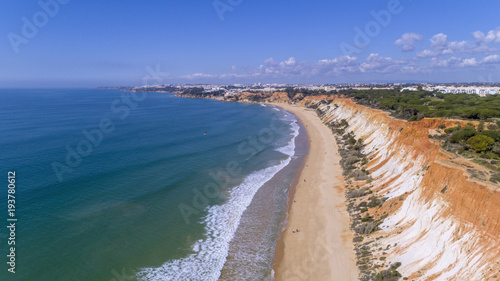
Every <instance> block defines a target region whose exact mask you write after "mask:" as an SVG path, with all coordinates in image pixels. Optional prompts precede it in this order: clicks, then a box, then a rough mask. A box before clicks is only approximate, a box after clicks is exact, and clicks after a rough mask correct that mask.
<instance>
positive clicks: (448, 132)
mask: <svg viewBox="0 0 500 281" xmlns="http://www.w3.org/2000/svg"><path fill="white" fill-rule="evenodd" d="M460 129H461V127H450V128H447V129H445V130H444V132H445V133H447V134H451V133H453V132H456V131H460Z"/></svg>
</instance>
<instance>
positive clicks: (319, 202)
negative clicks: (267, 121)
mask: <svg viewBox="0 0 500 281" xmlns="http://www.w3.org/2000/svg"><path fill="white" fill-rule="evenodd" d="M274 105H276V106H279V107H281V108H284V109H285V110H287V111H289V112H292V113H293V114H295V115H296V116H297V117H298V118H299V119H300V120H301V121H302V123H303V125H304V126H305V129H306V131H307V134H308V137H309V145H310V146H309V153H308V155H307V157H306V160H305V163H304V167H303V170H302V172H301V173H300V176H299V178H298V179H297V181H296V186H295V193H294V194H293V195H292V196H293V200H290V204H291V206H290V209H289V216H288V225H287V228H286V230H285V231H284V232H283V233H282V236H281V238H280V240H279V241H278V245H277V247H276V259H275V264H274V270H275V280H277V281H281V280H284V281H285V280H286V281H294V280H314V281H322V280H329V281H349V280H358V269H357V267H356V261H355V255H354V248H353V243H352V236H351V234H350V231H349V216H348V214H347V211H346V207H345V197H344V194H343V188H342V186H343V184H344V181H343V177H342V168H341V167H340V164H339V161H340V155H339V154H338V148H337V143H336V141H335V138H334V136H333V134H332V133H331V131H330V129H329V128H328V127H326V126H325V125H324V124H323V123H322V122H321V120H320V119H319V118H318V116H317V115H316V113H315V112H314V111H313V110H310V111H307V110H305V108H304V107H301V106H292V105H287V104H274ZM296 229H299V231H298V232H296V231H295V230H296ZM292 231H295V233H293V232H292Z"/></svg>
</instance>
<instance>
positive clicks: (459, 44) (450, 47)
mask: <svg viewBox="0 0 500 281" xmlns="http://www.w3.org/2000/svg"><path fill="white" fill-rule="evenodd" d="M472 35H473V36H474V38H475V41H466V40H463V41H448V36H447V35H446V34H444V33H438V34H436V35H434V36H432V38H431V39H430V42H431V47H432V48H431V49H424V50H422V51H420V52H418V53H417V57H418V58H429V57H437V56H442V55H451V54H478V53H483V54H486V53H489V52H492V51H495V49H493V48H491V47H489V46H488V44H489V43H494V42H500V28H497V29H496V30H491V31H489V32H488V35H484V33H482V32H481V31H476V32H474V33H472Z"/></svg>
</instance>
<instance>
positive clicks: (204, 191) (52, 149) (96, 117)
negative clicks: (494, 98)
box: [0, 89, 307, 281]
mask: <svg viewBox="0 0 500 281" xmlns="http://www.w3.org/2000/svg"><path fill="white" fill-rule="evenodd" d="M0 96H1V97H2V103H0V136H1V137H0V151H1V152H0V153H1V154H0V167H1V170H2V171H1V174H2V175H3V176H4V178H5V181H4V184H2V185H1V188H0V194H1V195H0V196H2V198H4V200H2V202H3V206H2V210H3V212H4V224H5V226H3V227H2V231H1V232H0V244H1V245H3V246H2V247H0V249H1V250H2V257H3V258H2V259H3V263H2V264H3V269H1V270H0V280H29V281H32V280H37V281H45V280H47V281H54V280H71V281H77V280H84V281H87V280H103V281H123V280H271V279H272V274H273V272H272V263H273V258H274V247H275V245H276V242H277V240H278V238H279V235H280V232H281V231H282V228H283V225H284V222H285V221H286V205H287V204H286V202H287V194H288V189H289V188H290V185H291V183H292V181H293V180H294V176H295V174H296V171H297V170H298V169H299V167H300V165H301V163H302V161H303V157H304V155H305V154H306V150H307V148H306V145H307V144H306V143H307V140H306V136H305V131H304V129H303V128H302V127H301V125H300V122H299V121H298V120H297V119H296V117H295V116H294V115H292V114H290V113H288V112H286V111H284V110H282V109H279V108H276V107H274V106H270V105H259V104H245V103H228V102H221V101H216V100H208V99H186V98H179V97H175V96H174V95H173V94H167V93H131V92H126V91H119V90H110V89H1V90H0ZM9 171H14V172H15V181H16V182H15V192H16V193H15V206H11V207H15V219H17V221H16V222H15V226H16V227H15V272H16V273H11V272H8V271H7V269H8V268H9V267H10V266H9V265H8V264H7V262H9V259H10V258H9V257H7V255H9V253H10V247H11V246H9V245H8V244H7V243H8V238H9V237H10V236H12V233H9V231H8V229H7V228H6V226H8V225H9V223H8V221H7V219H8V218H9V217H8V211H7V209H8V202H7V194H8V187H7V178H8V176H7V175H8V172H9ZM11 203H12V202H11ZM11 218H12V217H11ZM2 240H3V241H2Z"/></svg>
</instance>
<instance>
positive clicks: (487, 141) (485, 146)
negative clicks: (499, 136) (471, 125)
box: [467, 135, 495, 152]
mask: <svg viewBox="0 0 500 281" xmlns="http://www.w3.org/2000/svg"><path fill="white" fill-rule="evenodd" d="M494 143H495V141H494V140H493V139H492V138H490V137H487V136H484V135H477V136H473V137H471V138H469V139H468V140H467V144H468V145H469V146H470V147H471V148H472V149H474V151H475V152H484V151H486V150H489V149H490V148H491V147H492V146H493V144H494Z"/></svg>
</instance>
